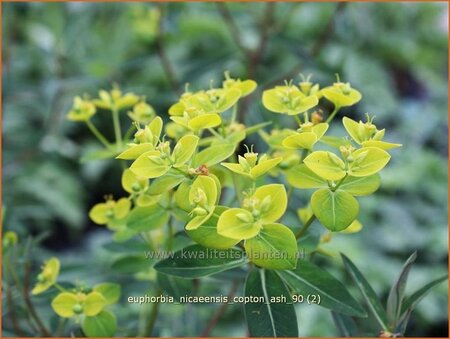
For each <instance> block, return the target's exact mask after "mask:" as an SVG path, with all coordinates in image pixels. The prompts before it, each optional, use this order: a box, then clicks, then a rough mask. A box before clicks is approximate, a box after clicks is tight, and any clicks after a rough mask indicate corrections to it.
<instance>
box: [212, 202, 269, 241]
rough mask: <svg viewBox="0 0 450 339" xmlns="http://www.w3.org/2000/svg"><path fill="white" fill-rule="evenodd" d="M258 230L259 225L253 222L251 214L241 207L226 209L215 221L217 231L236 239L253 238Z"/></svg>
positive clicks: (259, 228)
mask: <svg viewBox="0 0 450 339" xmlns="http://www.w3.org/2000/svg"><path fill="white" fill-rule="evenodd" d="M260 230H261V226H260V225H259V224H257V223H255V222H254V218H253V215H252V214H251V213H250V212H249V211H247V210H245V209H243V208H230V209H228V210H226V211H225V212H223V213H222V214H221V215H220V218H219V221H218V222H217V233H219V234H220V235H222V236H224V237H227V238H231V239H236V240H242V239H249V238H253V237H254V236H255V235H257V234H258V233H259V231H260Z"/></svg>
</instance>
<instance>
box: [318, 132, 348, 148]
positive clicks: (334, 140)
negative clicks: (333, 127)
mask: <svg viewBox="0 0 450 339" xmlns="http://www.w3.org/2000/svg"><path fill="white" fill-rule="evenodd" d="M319 141H320V142H321V143H323V144H325V145H328V146H331V147H334V148H339V147H341V146H345V147H348V146H351V143H350V141H348V140H347V139H345V138H343V137H333V136H331V135H324V136H323V137H322V138H321V139H320V140H319Z"/></svg>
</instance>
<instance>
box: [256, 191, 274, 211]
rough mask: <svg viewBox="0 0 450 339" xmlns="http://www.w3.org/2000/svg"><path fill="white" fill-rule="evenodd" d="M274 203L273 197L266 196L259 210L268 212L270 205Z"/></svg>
mask: <svg viewBox="0 0 450 339" xmlns="http://www.w3.org/2000/svg"><path fill="white" fill-rule="evenodd" d="M271 203H272V197H271V196H270V195H268V196H266V197H265V198H264V199H263V201H262V202H261V205H259V208H260V210H261V212H263V213H264V212H267V211H268V210H269V208H270V204H271Z"/></svg>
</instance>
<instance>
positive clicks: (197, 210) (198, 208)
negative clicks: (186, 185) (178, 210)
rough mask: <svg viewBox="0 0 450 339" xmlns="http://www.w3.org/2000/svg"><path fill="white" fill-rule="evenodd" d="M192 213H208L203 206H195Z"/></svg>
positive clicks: (202, 214) (199, 214) (197, 214)
mask: <svg viewBox="0 0 450 339" xmlns="http://www.w3.org/2000/svg"><path fill="white" fill-rule="evenodd" d="M192 213H193V214H195V215H196V216H204V215H207V214H208V211H207V210H206V209H204V208H203V207H196V208H194V209H193V210H192Z"/></svg>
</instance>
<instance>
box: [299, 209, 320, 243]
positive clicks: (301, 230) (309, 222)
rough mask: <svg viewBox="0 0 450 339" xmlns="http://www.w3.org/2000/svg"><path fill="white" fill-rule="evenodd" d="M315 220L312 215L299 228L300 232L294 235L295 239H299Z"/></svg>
mask: <svg viewBox="0 0 450 339" xmlns="http://www.w3.org/2000/svg"><path fill="white" fill-rule="evenodd" d="M314 220H316V216H315V215H314V214H313V215H312V216H311V217H310V218H309V219H308V221H307V222H306V223H305V224H304V225H303V226H302V228H300V230H299V231H298V232H297V233H296V234H295V238H296V239H298V238H300V237H301V236H302V235H303V234H305V232H306V231H307V230H308V228H309V226H311V224H312V223H313V221H314Z"/></svg>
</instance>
